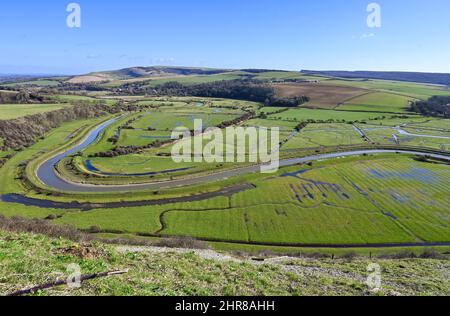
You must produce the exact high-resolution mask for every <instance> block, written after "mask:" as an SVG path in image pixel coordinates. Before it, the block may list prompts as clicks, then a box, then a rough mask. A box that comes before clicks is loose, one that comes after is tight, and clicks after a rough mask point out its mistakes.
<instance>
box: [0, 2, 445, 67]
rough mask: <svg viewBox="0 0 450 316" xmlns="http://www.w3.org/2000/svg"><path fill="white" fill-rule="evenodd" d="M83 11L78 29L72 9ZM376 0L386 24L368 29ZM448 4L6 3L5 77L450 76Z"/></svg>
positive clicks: (2, 20)
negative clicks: (168, 68)
mask: <svg viewBox="0 0 450 316" xmlns="http://www.w3.org/2000/svg"><path fill="white" fill-rule="evenodd" d="M70 2H77V3H79V4H80V6H81V10H82V12H81V21H82V25H81V28H80V29H71V28H68V27H67V25H66V18H67V15H68V13H67V12H66V6H67V5H68V4H69V3H70ZM371 2H378V3H379V4H380V5H381V9H382V12H381V13H382V15H381V17H382V26H381V28H376V29H372V28H369V27H368V26H367V23H366V19H367V16H368V14H369V13H367V12H366V7H367V5H368V4H369V3H371ZM449 12H450V1H448V0H428V1H424V0H378V1H377V0H308V1H306V0H210V1H205V0H126V1H111V0H73V1H65V0H40V1H35V0H14V1H11V0H5V1H2V4H1V9H0V35H1V39H2V41H1V42H2V45H1V49H0V73H52V74H77V73H86V72H90V71H97V70H111V69H118V68H123V67H129V66H138V65H139V66H150V65H184V66H202V67H227V68H273V69H292V70H300V69H322V70H323V69H334V70H336V69H339V70H400V71H429V72H450V58H449V55H450V40H449V36H450V18H449V16H448V14H449Z"/></svg>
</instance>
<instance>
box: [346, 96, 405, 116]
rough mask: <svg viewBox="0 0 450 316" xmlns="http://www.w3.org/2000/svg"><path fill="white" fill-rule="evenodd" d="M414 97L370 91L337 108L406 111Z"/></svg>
mask: <svg viewBox="0 0 450 316" xmlns="http://www.w3.org/2000/svg"><path fill="white" fill-rule="evenodd" d="M413 101H414V99H412V98H409V97H405V96H402V95H397V94H391V93H381V92H377V93H370V94H366V95H363V96H360V97H358V98H355V99H352V100H351V101H348V102H346V103H344V104H343V105H341V106H339V107H338V109H339V110H349V111H369V112H370V111H373V112H387V113H389V112H393V113H406V112H407V111H408V108H409V105H410V103H411V102H413Z"/></svg>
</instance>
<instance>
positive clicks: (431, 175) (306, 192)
mask: <svg viewBox="0 0 450 316" xmlns="http://www.w3.org/2000/svg"><path fill="white" fill-rule="evenodd" d="M241 75H245V74H236V73H234V74H233V75H232V76H241ZM216 76H221V77H224V76H231V75H230V74H222V75H216ZM258 76H266V79H268V80H281V79H283V78H284V77H286V78H288V79H300V78H301V77H296V76H293V75H292V74H290V75H289V76H288V75H287V74H286V73H276V72H274V73H267V74H265V75H263V74H260V75H258ZM228 79H229V80H232V79H230V78H228ZM305 79H306V78H305ZM158 80H163V81H164V80H169V81H171V80H172V79H168V78H165V79H164V78H163V79H155V80H154V81H158ZM179 80H180V81H189V80H191V81H192V80H193V82H194V83H195V82H196V81H198V80H199V81H207V82H209V80H212V79H211V78H209V77H208V76H204V77H196V78H191V77H181V78H179ZM308 80H310V81H311V82H308V83H284V84H277V89H278V92H279V93H280V95H282V96H293V95H308V96H310V98H311V100H310V102H309V103H307V104H305V105H303V106H302V107H300V108H273V107H265V106H264V105H263V104H258V103H253V102H247V101H237V100H225V99H209V98H193V97H159V98H150V97H144V96H139V97H138V96H121V97H117V96H116V97H114V98H113V97H109V96H107V95H106V96H104V95H97V96H93V95H91V96H69V95H60V96H55V100H59V101H60V102H62V104H61V105H59V104H54V105H52V106H55V107H58V106H70V102H77V101H81V100H83V101H85V102H94V101H95V100H101V101H103V102H107V104H111V105H112V104H115V103H116V102H119V101H120V102H125V103H128V104H132V105H133V106H136V109H135V110H133V111H127V112H122V113H121V114H120V115H119V114H116V115H111V114H109V115H105V116H103V117H97V118H92V119H88V120H78V121H72V122H68V123H64V124H62V125H61V126H60V127H58V128H55V129H53V130H52V131H50V132H49V133H48V134H47V135H46V136H45V137H43V138H42V139H41V140H39V141H37V142H36V144H35V145H33V146H31V147H29V148H25V149H23V150H21V151H17V152H10V151H8V152H0V158H1V159H3V157H7V156H8V159H5V162H4V165H3V167H1V169H0V195H7V194H19V195H23V196H28V197H31V198H35V199H40V200H49V201H57V202H65V203H70V202H72V201H78V202H91V203H94V206H93V207H91V208H89V209H82V208H80V209H76V208H70V209H64V208H63V207H58V208H53V209H52V208H46V207H35V206H26V205H22V204H20V203H7V202H0V215H6V216H24V217H30V218H41V219H44V218H49V219H51V220H52V221H54V222H55V223H58V224H68V225H73V226H75V227H77V228H79V229H83V230H86V231H90V232H92V233H96V234H98V235H100V236H102V237H114V238H115V237H122V238H145V239H149V240H153V239H155V238H160V237H165V236H192V237H195V238H198V239H202V240H205V241H208V242H210V243H212V244H213V245H215V246H217V247H231V248H233V249H240V248H244V247H248V246H254V247H260V246H262V247H266V248H271V247H272V248H273V249H275V247H294V248H295V247H301V246H308V247H313V246H315V247H324V246H328V247H337V246H345V245H347V246H356V245H359V246H361V247H364V246H379V247H381V246H383V245H392V244H395V245H398V246H400V247H403V246H405V247H406V246H411V245H433V244H440V243H443V244H445V245H447V246H450V213H449V211H450V208H449V206H450V198H449V196H450V195H449V194H448V193H449V191H450V169H449V167H448V164H446V163H444V162H439V161H423V160H420V159H415V158H416V157H412V156H409V155H396V154H383V155H367V156H358V157H352V158H340V159H330V160H325V161H315V162H313V163H311V164H309V165H298V166H293V167H288V168H282V169H280V170H279V171H278V172H277V173H275V174H269V175H264V174H249V175H240V176H236V177H233V178H230V179H227V180H221V181H216V182H208V183H203V184H201V185H196V186H190V187H174V188H169V189H164V190H160V191H150V190H148V191H142V192H133V193H126V192H117V193H89V194H87V193H86V194H81V193H80V194H76V193H70V192H54V191H52V190H49V188H46V187H45V186H44V185H42V183H40V181H39V179H37V176H36V170H37V168H38V166H39V165H40V164H41V163H42V162H43V161H44V160H45V159H46V157H47V158H48V155H49V154H50V152H52V151H55V150H57V149H58V148H63V149H64V148H65V149H67V148H68V147H69V146H68V145H69V144H72V145H73V144H75V143H77V142H80V141H81V140H82V139H83V137H84V136H85V135H86V134H87V133H88V132H89V131H90V130H92V128H93V127H95V126H97V125H99V124H100V123H102V122H105V121H106V120H108V119H111V118H113V117H115V118H117V120H116V121H115V122H114V123H113V124H111V125H110V126H109V127H108V128H106V129H105V130H104V131H103V132H102V133H101V134H100V136H99V137H98V138H97V139H96V141H95V142H94V143H92V144H91V145H90V146H89V147H87V148H86V149H85V150H83V151H82V152H79V153H76V154H73V155H71V156H69V157H67V158H65V159H63V160H62V161H61V162H60V163H59V164H58V166H57V170H58V172H59V174H60V176H62V177H64V178H66V179H68V180H70V181H73V182H82V183H88V184H93V185H95V184H104V185H106V184H133V183H150V182H155V181H170V180H173V179H183V178H186V177H196V176H201V175H205V174H213V173H216V172H220V171H223V170H226V169H232V168H237V167H239V166H242V164H238V163H213V164H207V163H204V162H182V163H176V162H174V161H173V160H172V158H171V157H170V153H171V151H172V149H173V147H174V146H175V144H177V143H178V144H179V142H182V141H179V142H175V141H174V140H172V139H171V136H172V131H173V130H174V129H176V128H178V127H186V128H188V129H190V130H192V129H193V128H194V121H195V120H202V122H203V127H204V128H208V127H215V126H221V127H223V126H226V125H228V124H230V122H237V123H235V124H237V125H239V126H241V127H251V126H256V127H268V128H271V127H277V128H279V130H280V146H281V147H280V152H279V154H280V159H288V158H293V157H303V156H311V155H317V154H320V153H327V152H337V151H344V150H347V151H348V150H352V149H355V150H359V149H373V148H383V147H389V148H415V149H423V150H425V151H427V150H431V151H439V152H447V153H448V151H449V148H450V123H449V120H445V119H438V118H431V117H423V116H420V115H417V114H414V113H411V112H408V110H407V108H408V106H409V103H410V102H412V101H414V100H417V99H422V98H426V97H428V96H429V95H438V94H441V93H442V94H444V92H443V90H439V89H437V88H436V87H434V86H426V85H417V84H408V83H396V82H389V81H380V80H370V81H354V82H352V81H351V80H337V79H323V78H308ZM152 81H153V80H152ZM109 84H115V83H114V82H110V83H109ZM148 84H149V85H154V84H156V83H155V82H149V83H148ZM66 102H67V103H66ZM20 106H22V105H14V106H13V107H12V111H13V112H17V113H15V114H14V116H11V114H10V113H13V112H11V109H9V110H8V111H10V112H8V113H9V114H8V113H7V112H6V111H5V112H1V111H2V108H1V107H2V106H0V115H4V117H3V116H2V117H0V119H9V118H17V117H20V116H25V115H28V114H29V113H28V112H26V111H25V107H24V108H20ZM33 106H37V107H36V108H33V111H41V110H42V111H46V109H45V107H44V106H42V107H41V108H39V105H33ZM5 109H6V107H5ZM16 109H17V111H15V110H16ZM18 109H20V111H19V110H18ZM22 110H24V111H23V112H21V111H22ZM49 110H51V109H49ZM32 113H35V112H30V114H32ZM249 113H252V115H250V116H247V117H246V118H245V119H242V120H241V118H243V117H245V115H248V114H249ZM8 115H9V116H8ZM196 137H199V136H196ZM1 142H2V140H1V139H0V144H1ZM207 143H208V140H203V144H204V145H205V144H207ZM117 148H121V149H123V150H125V149H126V150H129V151H122V152H120V153H119V154H116V153H115V152H117ZM223 148H228V149H230V148H232V149H234V151H235V152H236V151H238V150H239V149H244V150H248V148H249V144H248V142H247V143H246V144H236V143H232V142H229V140H224V142H223ZM11 153H13V154H14V155H11V157H9V156H10V154H11ZM246 158H249V157H248V155H247V157H246ZM249 164H250V163H249V162H246V163H244V164H243V165H244V166H246V165H249ZM237 184H239V185H243V184H244V185H248V186H247V187H246V189H245V190H244V189H242V190H236V191H233V192H232V193H220V194H216V195H215V196H213V197H210V198H208V197H207V195H205V196H206V197H205V198H201V199H200V198H199V199H197V200H196V198H195V196H198V195H201V194H210V193H211V192H217V191H219V190H221V189H223V188H228V187H233V186H236V185H237ZM180 197H181V198H183V197H190V201H185V202H177V203H175V202H171V201H170V200H167V198H180ZM148 200H161V202H160V203H155V204H156V205H151V206H133V207H131V206H127V204H126V202H127V201H148ZM108 202H119V204H116V205H114V207H107V206H105V203H108ZM122 202H123V204H122V205H121V204H120V203H122ZM230 245H232V246H230ZM277 249H280V248H277ZM281 249H292V248H281Z"/></svg>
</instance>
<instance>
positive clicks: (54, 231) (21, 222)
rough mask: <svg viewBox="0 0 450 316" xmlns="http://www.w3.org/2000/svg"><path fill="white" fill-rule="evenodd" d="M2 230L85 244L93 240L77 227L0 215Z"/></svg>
mask: <svg viewBox="0 0 450 316" xmlns="http://www.w3.org/2000/svg"><path fill="white" fill-rule="evenodd" d="M0 229H2V230H5V231H9V232H18V233H23V232H26V233H34V234H42V235H46V236H49V237H55V238H66V239H69V240H72V241H78V242H85V241H90V240H92V237H91V236H89V235H88V234H85V233H82V232H80V231H79V230H77V229H76V228H75V227H72V226H68V225H64V226H62V225H55V224H52V223H51V222H49V221H47V220H41V219H27V218H23V217H12V218H8V217H5V216H1V215H0Z"/></svg>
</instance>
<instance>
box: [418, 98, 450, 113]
mask: <svg viewBox="0 0 450 316" xmlns="http://www.w3.org/2000/svg"><path fill="white" fill-rule="evenodd" d="M411 111H413V112H417V113H420V114H422V115H425V116H436V117H445V118H450V96H433V97H431V98H429V99H428V100H427V101H416V102H413V103H412V104H411Z"/></svg>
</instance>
